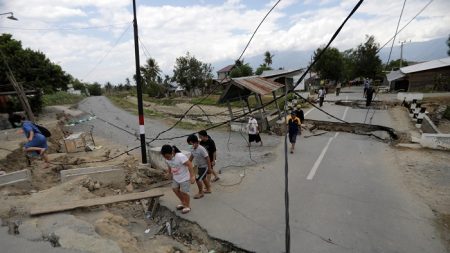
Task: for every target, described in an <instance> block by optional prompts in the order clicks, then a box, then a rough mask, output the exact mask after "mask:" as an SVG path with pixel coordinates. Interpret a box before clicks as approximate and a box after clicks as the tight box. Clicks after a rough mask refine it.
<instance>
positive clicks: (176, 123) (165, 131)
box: [146, 0, 281, 143]
mask: <svg viewBox="0 0 450 253" xmlns="http://www.w3.org/2000/svg"><path fill="white" fill-rule="evenodd" d="M280 2H281V0H278V1H277V2H275V3H274V5H273V6H272V8H270V10H269V11H268V12H267V13H266V15H265V16H264V17H263V19H262V20H261V21H260V22H259V24H258V26H257V27H256V29H255V30H254V31H253V34H252V36H251V37H250V39H249V41H248V42H247V45H246V46H245V48H244V50H242V53H241V54H240V56H239V58H238V59H237V60H236V61H235V62H237V61H240V60H241V58H242V56H243V55H244V53H245V52H246V51H247V48H248V47H249V45H250V43H251V42H252V40H253V37H254V36H255V34H256V32H257V31H258V30H259V28H260V27H261V25H262V24H263V23H264V21H265V20H266V18H267V17H268V16H269V14H270V13H271V12H272V11H273V10H274V9H275V7H276V6H277V5H278V4H279V3H280ZM225 80H226V77H224V78H222V79H221V80H220V81H219V82H218V84H217V85H216V87H215V88H214V89H212V91H210V92H209V93H208V94H207V95H206V96H205V97H203V98H202V99H200V101H198V102H197V103H194V104H193V105H191V106H190V107H189V108H188V110H187V111H186V112H185V113H184V114H183V116H181V117H180V119H179V120H177V121H176V122H175V123H174V124H173V125H172V126H171V127H169V128H167V129H166V130H164V131H161V132H160V133H158V134H157V135H156V137H154V138H146V139H149V140H150V143H151V142H154V141H155V140H158V138H159V137H160V136H161V135H162V134H164V133H167V132H168V131H170V130H172V129H173V128H175V127H176V126H177V125H178V124H179V123H180V122H181V121H182V120H183V119H184V117H185V116H186V115H187V113H188V112H189V111H190V110H192V108H193V107H194V106H196V105H198V104H201V103H202V102H203V101H204V100H205V99H206V98H208V97H209V96H210V95H211V94H213V93H214V92H215V91H216V90H217V89H218V88H219V87H221V85H222V84H223V82H224V81H225Z"/></svg>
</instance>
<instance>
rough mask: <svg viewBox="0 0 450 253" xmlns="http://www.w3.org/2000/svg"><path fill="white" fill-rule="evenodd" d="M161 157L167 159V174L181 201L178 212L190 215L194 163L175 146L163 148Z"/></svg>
mask: <svg viewBox="0 0 450 253" xmlns="http://www.w3.org/2000/svg"><path fill="white" fill-rule="evenodd" d="M161 155H162V156H163V157H164V158H165V159H166V163H167V165H168V170H167V172H168V173H169V176H170V178H171V179H172V190H173V192H174V193H175V195H176V196H177V197H178V199H179V200H180V201H181V204H180V205H178V206H177V210H181V212H182V213H183V214H186V213H189V212H190V211H191V206H190V199H191V197H190V196H189V189H190V188H191V184H193V183H194V182H195V176H194V169H193V167H192V163H191V161H189V159H188V158H187V156H185V155H184V154H183V153H181V152H180V150H179V149H178V148H177V147H175V146H170V145H164V146H162V148H161Z"/></svg>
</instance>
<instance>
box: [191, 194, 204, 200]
mask: <svg viewBox="0 0 450 253" xmlns="http://www.w3.org/2000/svg"><path fill="white" fill-rule="evenodd" d="M203 196H205V195H203V194H197V195H195V196H194V199H201V198H203Z"/></svg>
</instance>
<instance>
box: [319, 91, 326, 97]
mask: <svg viewBox="0 0 450 253" xmlns="http://www.w3.org/2000/svg"><path fill="white" fill-rule="evenodd" d="M319 97H325V90H324V89H321V90H319Z"/></svg>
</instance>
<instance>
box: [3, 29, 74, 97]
mask: <svg viewBox="0 0 450 253" xmlns="http://www.w3.org/2000/svg"><path fill="white" fill-rule="evenodd" d="M0 50H1V53H2V54H0V58H2V59H1V60H0V83H3V84H4V83H9V80H8V79H7V77H6V74H5V73H6V70H7V67H6V65H5V63H4V61H5V60H6V62H7V63H8V65H9V66H10V68H11V71H12V72H13V74H14V76H15V78H16V80H17V81H18V82H22V83H24V84H25V86H27V85H28V86H32V87H33V88H38V89H42V90H43V91H44V92H45V93H53V92H55V91H57V90H67V85H68V84H69V83H70V82H71V81H72V79H73V78H72V77H71V76H70V75H69V74H67V73H65V72H64V71H63V70H62V68H61V67H60V66H59V65H57V64H55V63H52V62H51V61H50V60H49V59H48V58H47V57H46V56H45V54H44V53H42V52H39V51H33V50H31V49H29V48H27V49H23V48H22V43H21V42H20V41H18V40H15V39H13V38H12V35H11V34H2V35H1V36H0Z"/></svg>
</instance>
